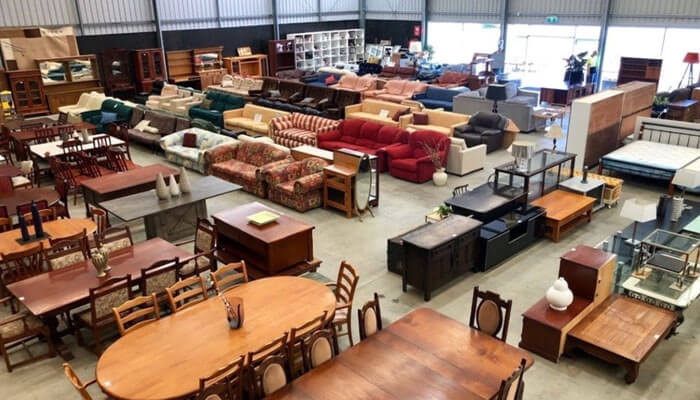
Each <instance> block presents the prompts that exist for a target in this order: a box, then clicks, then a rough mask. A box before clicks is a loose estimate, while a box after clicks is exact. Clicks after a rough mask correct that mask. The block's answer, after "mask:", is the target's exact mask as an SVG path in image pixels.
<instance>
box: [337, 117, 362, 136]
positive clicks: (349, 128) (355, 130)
mask: <svg viewBox="0 0 700 400" xmlns="http://www.w3.org/2000/svg"><path fill="white" fill-rule="evenodd" d="M364 124H365V121H363V120H361V119H346V120H345V121H343V122H341V125H342V126H340V127H339V129H340V131H341V132H343V134H344V135H350V136H354V137H359V136H360V130H361V129H362V126H363V125H364Z"/></svg>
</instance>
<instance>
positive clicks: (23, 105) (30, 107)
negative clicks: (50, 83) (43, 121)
mask: <svg viewBox="0 0 700 400" xmlns="http://www.w3.org/2000/svg"><path fill="white" fill-rule="evenodd" d="M7 75H8V79H9V81H10V89H11V90H12V97H13V98H14V101H15V109H16V111H17V113H18V114H21V115H23V116H28V115H34V114H47V113H48V112H49V104H48V102H47V101H46V96H45V95H44V83H43V81H42V79H41V71H39V70H38V69H32V70H19V71H8V72H7Z"/></svg>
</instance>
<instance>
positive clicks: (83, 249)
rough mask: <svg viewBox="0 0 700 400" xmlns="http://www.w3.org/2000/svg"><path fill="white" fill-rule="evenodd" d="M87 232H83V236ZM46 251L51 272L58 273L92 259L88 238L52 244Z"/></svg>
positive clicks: (46, 258)
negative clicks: (60, 270) (57, 271)
mask: <svg viewBox="0 0 700 400" xmlns="http://www.w3.org/2000/svg"><path fill="white" fill-rule="evenodd" d="M84 232H85V231H83V233H82V234H83V235H84V234H85V233H84ZM50 246H51V247H49V248H47V249H44V260H45V261H46V264H47V265H48V267H49V270H51V271H56V270H59V269H63V268H65V267H68V266H71V265H74V264H77V263H79V262H83V261H87V260H89V259H90V253H89V251H88V247H87V240H86V237H85V236H83V237H80V238H76V239H66V240H59V241H57V242H52V243H51V244H50Z"/></svg>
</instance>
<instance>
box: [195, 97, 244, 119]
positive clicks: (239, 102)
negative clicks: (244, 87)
mask: <svg viewBox="0 0 700 400" xmlns="http://www.w3.org/2000/svg"><path fill="white" fill-rule="evenodd" d="M206 98H207V99H209V100H211V101H212V103H211V106H210V107H209V108H208V109H205V108H202V105H201V104H200V105H198V106H194V107H192V108H190V118H192V119H194V118H199V119H204V120H207V121H210V122H212V123H213V124H215V125H216V126H219V127H221V128H223V127H224V111H227V110H235V109H237V108H242V107H243V106H244V105H245V101H244V100H243V98H242V97H238V96H234V95H231V94H227V93H221V92H215V91H210V92H207V96H206Z"/></svg>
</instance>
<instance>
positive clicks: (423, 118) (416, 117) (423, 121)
mask: <svg viewBox="0 0 700 400" xmlns="http://www.w3.org/2000/svg"><path fill="white" fill-rule="evenodd" d="M413 124H414V125H428V114H426V113H413Z"/></svg>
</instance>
